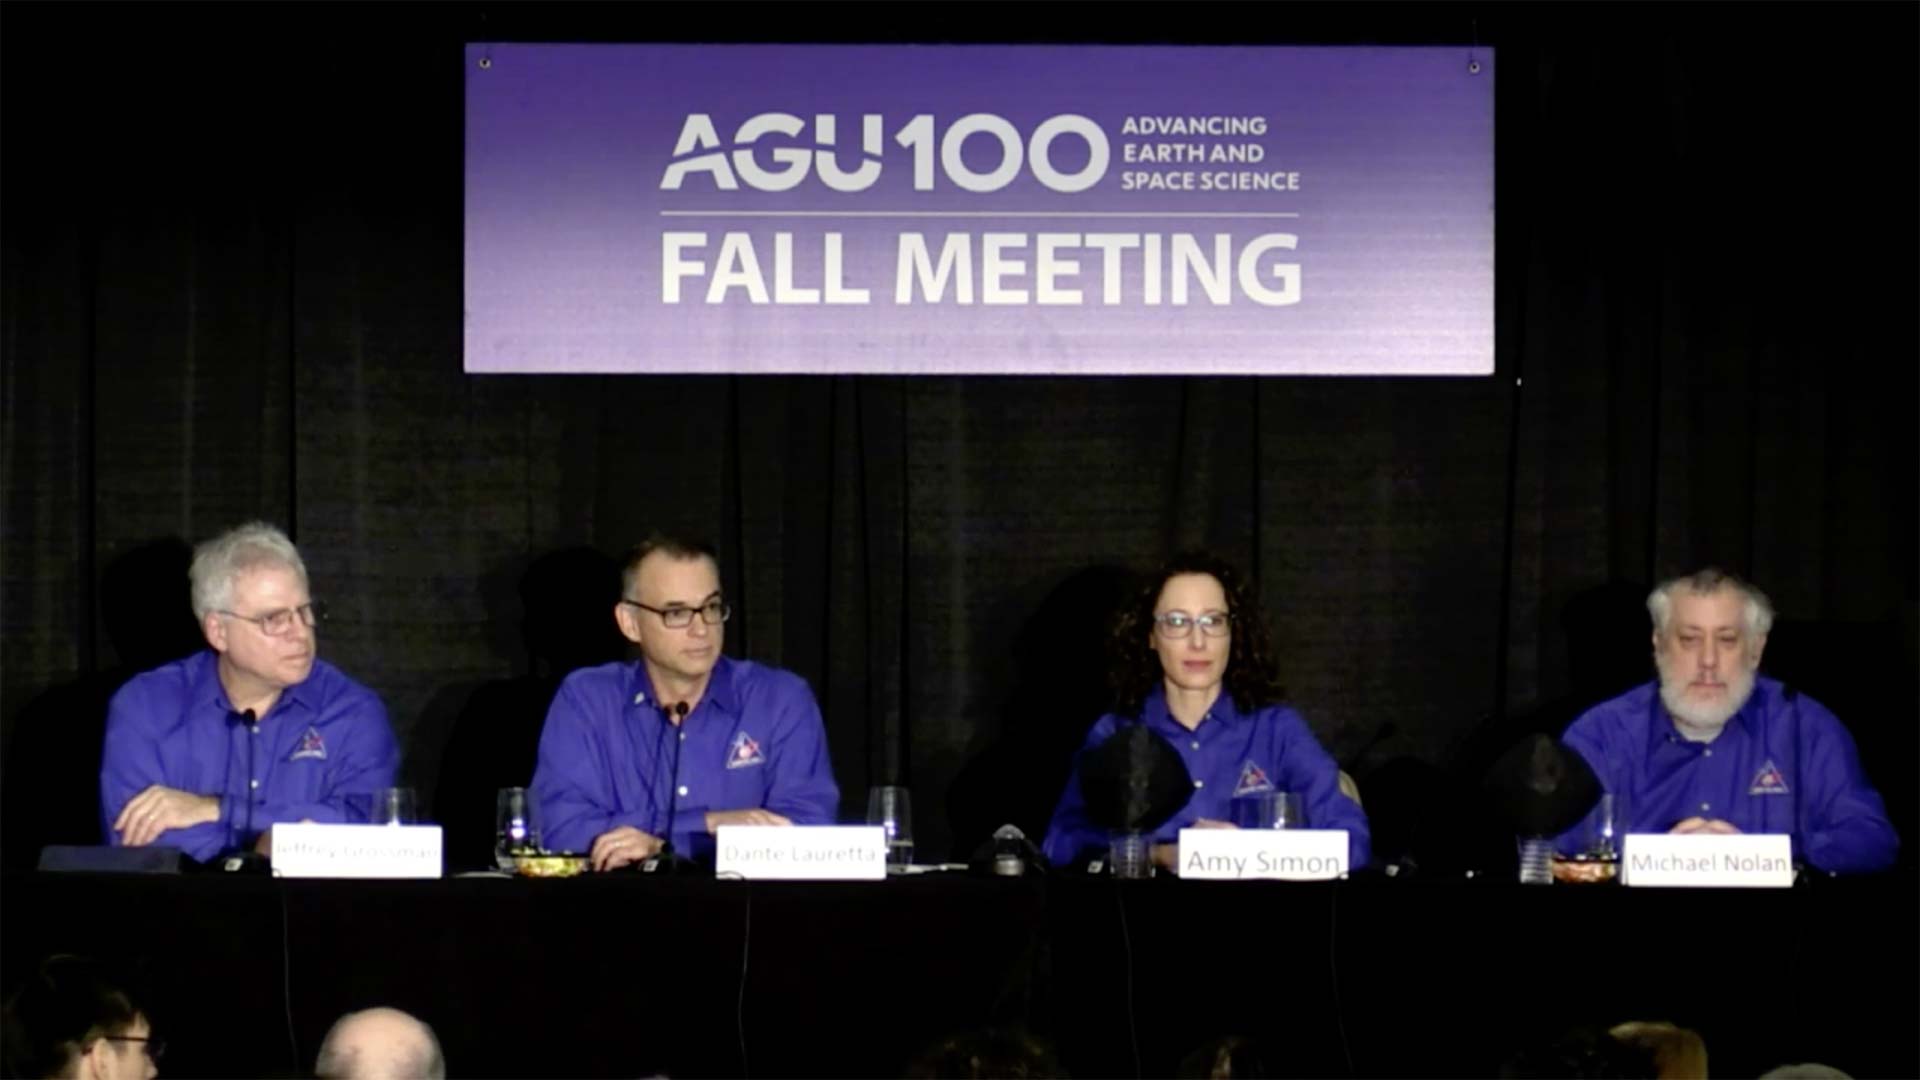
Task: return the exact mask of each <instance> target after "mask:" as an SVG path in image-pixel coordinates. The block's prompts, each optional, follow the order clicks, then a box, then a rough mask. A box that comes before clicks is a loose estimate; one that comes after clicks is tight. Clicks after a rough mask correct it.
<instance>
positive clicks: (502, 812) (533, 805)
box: [493, 787, 541, 872]
mask: <svg viewBox="0 0 1920 1080" xmlns="http://www.w3.org/2000/svg"><path fill="white" fill-rule="evenodd" d="M493 807H494V813H493V821H494V825H493V861H494V864H495V865H496V866H498V867H499V868H500V869H502V870H506V871H508V872H512V871H513V869H514V867H515V866H516V865H517V864H516V863H515V862H514V856H516V855H531V854H535V853H537V852H539V851H540V850H541V847H540V804H539V803H538V802H537V801H535V800H534V797H533V793H532V792H529V791H528V790H527V789H526V788H523V787H508V788H501V789H500V794H499V795H497V796H495V798H494V801H493Z"/></svg>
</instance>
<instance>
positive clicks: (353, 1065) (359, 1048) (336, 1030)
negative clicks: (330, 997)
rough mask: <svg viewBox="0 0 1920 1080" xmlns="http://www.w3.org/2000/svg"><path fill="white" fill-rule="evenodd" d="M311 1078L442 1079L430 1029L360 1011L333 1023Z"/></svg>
mask: <svg viewBox="0 0 1920 1080" xmlns="http://www.w3.org/2000/svg"><path fill="white" fill-rule="evenodd" d="M313 1073H314V1075H315V1076H318V1077H320V1078H321V1080H401V1078H408V1080H412V1078H425V1080H445V1077H446V1075H447V1062H446V1059H445V1058H443V1057H441V1056H440V1040H438V1039H436V1038H434V1037H433V1029H432V1028H430V1027H428V1026H427V1025H425V1024H423V1023H421V1022H420V1021H418V1020H416V1019H414V1018H413V1017H411V1016H408V1015H407V1014H406V1013H403V1012H401V1011H400V1010H399V1009H365V1010H362V1011H360V1012H355V1013H348V1014H347V1015H345V1016H343V1017H341V1018H340V1019H338V1020H336V1021H334V1024H333V1030H331V1031H329V1032H327V1039H326V1041H325V1042H323V1043H321V1044H320V1058H319V1060H317V1061H315V1062H314V1064H313Z"/></svg>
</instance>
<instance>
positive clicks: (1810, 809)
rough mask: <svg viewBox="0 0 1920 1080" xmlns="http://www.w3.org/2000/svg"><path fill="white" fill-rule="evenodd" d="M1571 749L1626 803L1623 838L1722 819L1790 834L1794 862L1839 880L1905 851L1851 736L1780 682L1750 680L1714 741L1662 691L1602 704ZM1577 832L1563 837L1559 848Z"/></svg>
mask: <svg viewBox="0 0 1920 1080" xmlns="http://www.w3.org/2000/svg"><path fill="white" fill-rule="evenodd" d="M1563 740H1564V741H1565V742H1566V744H1567V745H1568V746H1571V747H1573V748H1574V749H1575V750H1577V751H1579V752H1580V756H1581V757H1583V758H1585V759H1586V760H1587V764H1589V765H1591V766H1593V771H1594V773H1595V775H1597V776H1598V777H1599V779H1600V785H1601V787H1603V788H1605V789H1606V790H1607V791H1609V792H1612V793H1613V795H1614V796H1615V801H1616V803H1624V805H1622V806H1616V808H1615V820H1616V829H1617V831H1619V832H1621V833H1626V832H1666V831H1667V830H1669V829H1671V828H1673V826H1675V825H1677V824H1679V823H1680V822H1682V821H1685V820H1686V819H1687V818H1690V817H1702V818H1718V819H1720V820H1722V821H1726V822H1728V823H1730V824H1732V825H1733V826H1734V827H1735V828H1737V829H1739V830H1740V831H1741V832H1749V833H1790V834H1792V836H1793V850H1794V856H1795V857H1796V858H1798V859H1801V860H1804V861H1806V862H1808V863H1811V864H1813V865H1814V866H1816V867H1819V868H1820V869H1822V870H1830V871H1834V872H1836V873H1849V872H1859V871H1867V870H1880V869H1884V868H1886V867H1888V866H1891V865H1892V864H1893V860H1894V856H1895V855H1896V854H1897V853H1898V852H1899V849H1900V838H1899V836H1898V835H1897V834H1896V833H1895V832H1894V831H1893V825H1892V823H1891V822H1889V821H1888V820H1887V808H1886V805H1885V804H1884V803H1882V802H1881V801H1880V794H1879V792H1876V791H1875V790H1873V787H1872V786H1871V785H1870V784H1868V783H1867V778H1866V775H1865V774H1864V773H1862V772H1861V771H1860V757H1859V754H1858V752H1856V751H1855V750H1854V746H1853V737H1852V736H1851V735H1848V734H1847V729H1846V728H1845V727H1843V726H1842V725H1841V723H1840V721H1839V719H1837V718H1836V717H1835V716H1834V715H1833V713H1832V712H1830V711H1828V709H1827V708H1826V706H1824V705H1821V704H1820V703H1819V702H1817V701H1815V700H1813V699H1812V698H1810V697H1808V696H1806V695H1805V694H1801V693H1796V692H1793V691H1789V690H1787V689H1786V688H1785V687H1783V686H1781V685H1780V683H1779V682H1777V681H1775V680H1773V679H1768V678H1757V679H1755V680H1754V686H1753V696H1751V697H1749V698H1748V699H1747V703H1746V704H1745V705H1742V706H1741V707H1740V711H1739V712H1737V713H1734V714H1733V717H1732V718H1731V719H1729V720H1728V721H1727V726H1726V727H1724V728H1722V729H1721V731H1720V734H1719V735H1717V736H1715V737H1714V739H1713V741H1712V742H1707V743H1698V742H1691V741H1689V740H1688V739H1686V738H1684V737H1683V736H1682V735H1681V734H1680V733H1679V732H1678V731H1676V730H1675V729H1674V726H1673V719H1672V717H1671V716H1669V715H1668V713H1667V709H1666V706H1665V705H1664V704H1662V703H1661V701H1660V688H1659V686H1658V684H1655V683H1649V684H1647V685H1646V686H1642V687H1640V688H1638V689H1635V690H1630V691H1628V692H1627V693H1625V694H1622V695H1621V696H1619V697H1617V698H1614V699H1613V700H1612V701H1608V702H1604V703H1602V704H1600V705H1596V706H1595V707H1593V708H1592V709H1590V710H1588V711H1587V712H1586V713H1584V714H1582V715H1581V717H1580V719H1578V720H1575V721H1574V722H1573V725H1572V726H1571V727H1569V728H1567V733H1566V735H1565V736H1564V737H1563ZM1622 823H1624V824H1622ZM1578 832H1579V829H1578V828H1576V829H1575V830H1572V831H1570V832H1569V833H1567V834H1565V835H1563V836H1562V837H1561V838H1560V845H1561V847H1562V849H1563V850H1569V851H1570V850H1572V847H1571V845H1572V844H1573V843H1574V841H1573V837H1574V836H1575V835H1576V834H1577V833H1578Z"/></svg>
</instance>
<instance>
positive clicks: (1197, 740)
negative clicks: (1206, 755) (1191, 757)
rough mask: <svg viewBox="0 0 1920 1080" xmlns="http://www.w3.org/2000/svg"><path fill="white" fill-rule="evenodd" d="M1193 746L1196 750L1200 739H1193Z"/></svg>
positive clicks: (1198, 747)
mask: <svg viewBox="0 0 1920 1080" xmlns="http://www.w3.org/2000/svg"><path fill="white" fill-rule="evenodd" d="M1193 748H1194V749H1195V750H1198V749H1200V740H1199V739H1195V740H1193Z"/></svg>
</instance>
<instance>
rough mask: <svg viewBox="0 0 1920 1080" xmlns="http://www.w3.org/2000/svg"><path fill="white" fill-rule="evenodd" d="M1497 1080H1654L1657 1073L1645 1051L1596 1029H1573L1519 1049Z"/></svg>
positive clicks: (1649, 1054) (1502, 1069)
mask: <svg viewBox="0 0 1920 1080" xmlns="http://www.w3.org/2000/svg"><path fill="white" fill-rule="evenodd" d="M1500 1076H1502V1077H1503V1078H1508V1077H1510V1078H1515V1080H1518V1078H1520V1077H1578V1078H1582V1080H1657V1076H1658V1073H1657V1072H1656V1071H1655V1067H1654V1063H1653V1054H1652V1053H1651V1052H1649V1051H1647V1050H1646V1049H1644V1048H1642V1047H1639V1046H1633V1045H1629V1044H1627V1043H1624V1042H1621V1041H1620V1040H1619V1039H1616V1038H1614V1037H1613V1036H1612V1035H1610V1034H1608V1033H1607V1032H1606V1031H1603V1030H1601V1029H1599V1028H1592V1027H1576V1028H1572V1029H1569V1030H1567V1031H1563V1032H1560V1033H1559V1034H1558V1035H1555V1036H1553V1037H1551V1038H1548V1039H1544V1040H1541V1041H1538V1042H1535V1043H1532V1044H1529V1045H1528V1046H1526V1047H1524V1048H1522V1049H1521V1050H1520V1052H1519V1053H1517V1054H1514V1055H1513V1056H1512V1057H1510V1058H1508V1059H1507V1061H1506V1063H1505V1064H1503V1065H1502V1066H1501V1067H1500Z"/></svg>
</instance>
